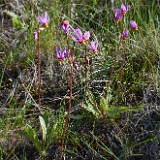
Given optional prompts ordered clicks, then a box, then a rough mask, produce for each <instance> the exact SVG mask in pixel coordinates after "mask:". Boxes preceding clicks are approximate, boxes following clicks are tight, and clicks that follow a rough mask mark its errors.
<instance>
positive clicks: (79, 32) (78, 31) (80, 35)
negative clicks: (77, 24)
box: [74, 28, 82, 39]
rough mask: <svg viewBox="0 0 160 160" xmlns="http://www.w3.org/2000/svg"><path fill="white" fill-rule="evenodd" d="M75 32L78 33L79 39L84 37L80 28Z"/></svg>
mask: <svg viewBox="0 0 160 160" xmlns="http://www.w3.org/2000/svg"><path fill="white" fill-rule="evenodd" d="M74 32H75V34H76V35H77V37H78V39H82V31H81V30H80V29H79V28H77V29H75V30H74Z"/></svg>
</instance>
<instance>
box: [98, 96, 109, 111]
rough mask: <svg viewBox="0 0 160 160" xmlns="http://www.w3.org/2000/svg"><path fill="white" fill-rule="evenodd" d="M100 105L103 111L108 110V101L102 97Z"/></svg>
mask: <svg viewBox="0 0 160 160" xmlns="http://www.w3.org/2000/svg"><path fill="white" fill-rule="evenodd" d="M100 106H101V108H102V109H103V111H105V112H106V111H107V110H108V103H107V100H106V99H105V98H104V97H101V99H100Z"/></svg>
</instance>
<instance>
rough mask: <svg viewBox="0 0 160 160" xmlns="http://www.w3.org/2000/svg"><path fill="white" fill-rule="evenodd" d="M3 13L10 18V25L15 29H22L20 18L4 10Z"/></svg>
mask: <svg viewBox="0 0 160 160" xmlns="http://www.w3.org/2000/svg"><path fill="white" fill-rule="evenodd" d="M4 12H5V13H6V14H7V15H9V16H10V17H11V19H12V23H13V25H14V27H15V28H22V26H23V25H22V23H21V20H20V17H19V16H18V15H17V14H15V13H14V12H12V11H8V10H4Z"/></svg>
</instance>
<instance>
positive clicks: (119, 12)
mask: <svg viewBox="0 0 160 160" xmlns="http://www.w3.org/2000/svg"><path fill="white" fill-rule="evenodd" d="M121 15H122V13H121V10H120V9H117V10H116V12H115V20H116V23H117V24H118V23H119V21H120V18H121Z"/></svg>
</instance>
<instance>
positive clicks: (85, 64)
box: [84, 48, 89, 93]
mask: <svg viewBox="0 0 160 160" xmlns="http://www.w3.org/2000/svg"><path fill="white" fill-rule="evenodd" d="M87 58H88V57H87V53H86V48H85V51H84V72H85V84H86V89H87V91H88V93H89V86H88V68H87V66H88V59H87Z"/></svg>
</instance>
